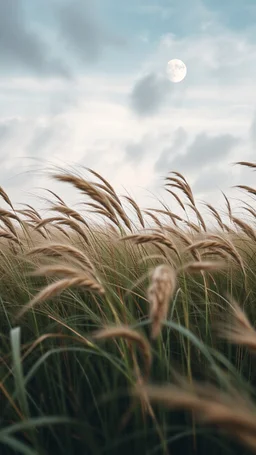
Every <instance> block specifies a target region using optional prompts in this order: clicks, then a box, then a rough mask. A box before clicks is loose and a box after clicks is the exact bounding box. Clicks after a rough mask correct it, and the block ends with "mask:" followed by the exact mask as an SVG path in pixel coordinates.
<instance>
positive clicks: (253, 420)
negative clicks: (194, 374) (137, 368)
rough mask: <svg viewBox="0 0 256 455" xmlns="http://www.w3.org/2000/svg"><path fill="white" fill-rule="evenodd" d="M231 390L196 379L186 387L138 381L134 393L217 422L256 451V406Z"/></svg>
mask: <svg viewBox="0 0 256 455" xmlns="http://www.w3.org/2000/svg"><path fill="white" fill-rule="evenodd" d="M232 392H233V393H231V392H229V393H223V392H221V391H220V390H219V389H217V388H215V387H213V386H207V385H200V384H195V383H194V384H192V385H191V384H190V385H187V386H185V385H183V387H178V386H174V385H170V386H162V387H161V386H153V385H152V386H151V385H142V386H140V385H137V386H136V387H135V389H134V390H133V391H132V395H133V396H137V397H139V398H140V399H141V398H142V399H144V400H145V399H148V400H149V401H150V402H155V403H157V404H162V405H164V406H165V407H167V408H170V409H181V410H184V411H190V412H192V413H193V417H194V418H195V419H196V420H197V421H198V422H200V423H202V424H207V425H215V426H216V427H217V428H218V429H219V430H220V431H223V432H227V433H228V434H229V435H230V436H231V437H232V438H234V439H236V440H239V441H240V442H242V443H243V444H244V445H246V446H248V447H250V448H251V449H253V450H254V451H255V452H256V435H255V434H256V408H255V407H254V406H252V404H251V402H250V400H249V399H248V397H245V396H241V395H239V394H238V392H236V391H232Z"/></svg>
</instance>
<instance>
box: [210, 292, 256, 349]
mask: <svg viewBox="0 0 256 455" xmlns="http://www.w3.org/2000/svg"><path fill="white" fill-rule="evenodd" d="M230 307H231V310H232V315H231V319H230V314H229V318H228V320H227V321H226V323H223V324H219V325H218V334H219V336H220V338H223V339H225V340H227V341H229V342H231V343H233V344H237V345H240V346H244V347H247V348H248V349H249V350H250V351H252V352H254V353H256V331H255V329H254V328H253V326H252V325H251V323H250V321H249V319H248V318H247V316H246V314H245V313H244V311H243V310H242V309H241V308H240V306H239V305H238V303H237V302H236V301H235V300H234V299H230Z"/></svg>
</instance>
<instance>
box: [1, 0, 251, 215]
mask: <svg viewBox="0 0 256 455" xmlns="http://www.w3.org/2000/svg"><path fill="white" fill-rule="evenodd" d="M172 58H178V59H181V60H183V61H184V62H185V64H186V66H187V70H188V72H187V76H186V78H185V79H184V80H183V81H182V82H181V83H178V84H174V83H172V82H170V81H169V80H168V79H167V77H166V65H167V62H168V61H169V60H171V59H172ZM255 113H256V1H255V0H158V1H157V0H129V1H128V2H127V1H124V0H93V1H92V0H83V1H82V0H80V1H79V0H0V158H1V166H0V186H2V187H4V189H5V190H6V191H7V192H8V193H9V195H10V196H11V198H12V199H13V200H14V202H15V203H16V202H28V201H30V197H32V196H31V193H33V194H34V193H35V194H37V187H47V186H48V187H50V188H51V189H53V190H57V191H58V192H59V193H60V194H61V195H62V196H64V197H65V196H66V197H67V198H68V197H69V196H70V193H69V187H66V186H59V185H60V184H57V183H55V182H54V183H49V180H47V179H46V178H45V177H44V175H43V174H42V173H41V172H39V170H40V169H43V168H45V167H46V166H48V165H49V163H56V164H58V165H60V166H62V167H67V166H69V168H70V166H77V167H78V168H79V166H81V165H83V166H85V167H91V168H93V169H94V170H95V171H97V172H99V173H102V174H103V176H104V177H105V178H107V179H108V180H109V181H110V182H111V184H112V185H113V186H114V187H115V188H116V189H117V191H118V192H119V193H121V194H124V193H125V189H126V190H127V191H128V192H129V194H130V195H132V196H133V197H134V198H135V199H136V200H137V202H139V203H140V204H141V205H143V206H144V207H148V206H149V205H150V204H151V205H152V195H151V192H153V193H154V194H158V195H160V196H162V195H163V194H164V193H163V191H162V190H161V189H160V188H161V186H162V183H163V178H164V177H165V176H166V175H167V173H168V172H169V171H172V170H174V171H180V172H182V173H183V174H184V175H185V176H186V177H187V179H188V181H189V182H190V183H191V185H192V188H193V190H194V192H195V195H196V197H197V198H198V200H206V201H208V202H211V203H215V204H219V203H220V201H222V199H223V196H222V194H221V190H223V191H225V192H227V194H229V193H228V188H229V187H231V186H232V185H236V184H238V183H242V184H247V185H248V184H252V183H253V177H255V173H254V174H253V173H252V172H250V171H249V170H246V169H244V168H239V167H236V166H232V163H233V162H234V161H237V160H248V161H250V160H251V161H255V157H256V114H255ZM28 171H29V172H28ZM85 175H88V174H85ZM39 194H40V192H39ZM230 194H233V195H234V194H235V193H234V192H232V193H230ZM239 194H240V193H238V195H239ZM165 197H166V198H167V199H166V200H167V201H168V195H167V196H165ZM33 203H34V205H36V204H37V202H36V201H34V200H33Z"/></svg>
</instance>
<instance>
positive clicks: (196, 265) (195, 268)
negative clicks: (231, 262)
mask: <svg viewBox="0 0 256 455" xmlns="http://www.w3.org/2000/svg"><path fill="white" fill-rule="evenodd" d="M225 267H226V264H225V263H224V262H220V261H219V262H213V261H196V262H190V263H189V264H185V265H184V266H182V267H180V268H179V269H178V271H177V273H178V272H185V273H198V272H213V271H215V270H221V269H223V268H225Z"/></svg>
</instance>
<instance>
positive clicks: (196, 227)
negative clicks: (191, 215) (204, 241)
mask: <svg viewBox="0 0 256 455" xmlns="http://www.w3.org/2000/svg"><path fill="white" fill-rule="evenodd" d="M184 223H185V224H186V226H188V227H190V228H191V229H193V231H196V233H197V234H200V232H201V228H200V227H199V226H197V225H196V224H195V223H192V221H187V220H184Z"/></svg>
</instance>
